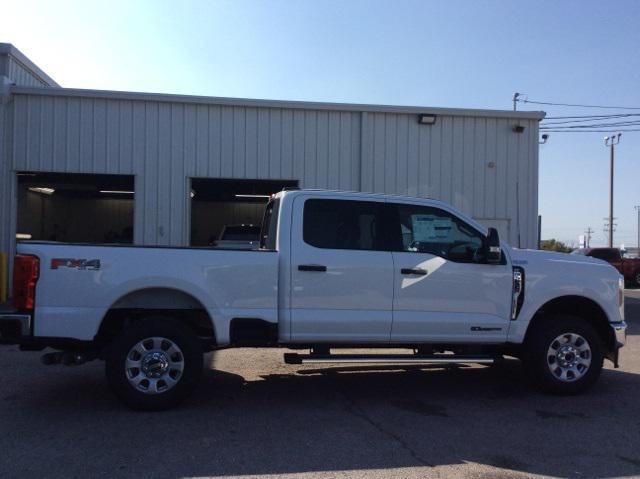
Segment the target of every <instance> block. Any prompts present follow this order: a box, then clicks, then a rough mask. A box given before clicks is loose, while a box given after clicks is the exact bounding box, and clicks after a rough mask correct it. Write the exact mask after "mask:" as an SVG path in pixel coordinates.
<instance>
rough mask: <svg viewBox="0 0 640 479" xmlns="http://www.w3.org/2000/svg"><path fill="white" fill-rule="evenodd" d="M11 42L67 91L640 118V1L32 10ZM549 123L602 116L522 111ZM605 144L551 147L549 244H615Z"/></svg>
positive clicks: (597, 136)
mask: <svg viewBox="0 0 640 479" xmlns="http://www.w3.org/2000/svg"><path fill="white" fill-rule="evenodd" d="M2 10H3V14H4V15H3V16H4V17H5V18H4V19H3V22H2V25H3V26H2V29H1V30H0V41H4V42H10V43H13V44H14V45H16V46H17V47H18V48H19V49H20V50H22V51H23V53H25V54H26V55H27V56H29V57H30V58H31V59H32V60H33V61H34V62H36V63H37V64H38V65H39V66H40V67H42V68H43V69H44V70H45V71H46V72H47V73H49V74H50V75H51V76H52V77H53V78H54V79H56V81H58V82H59V83H60V84H61V85H63V86H66V87H78V88H96V89H110V90H132V91H153V92H167V93H182V94H196V95H211V96H233V97H247V98H269V99H289V100H312V101H331V102H357V103H381V104H406V105H421V106H443V107H462V108H494V109H510V108H511V95H512V94H513V92H515V91H518V92H522V93H526V94H527V95H528V97H529V99H531V100H542V101H552V102H559V103H580V104H598V105H623V106H633V107H640V28H639V27H638V25H640V2H638V1H635V0H627V1H622V0H619V1H616V2H605V1H587V0H582V1H562V2H558V1H538V2H533V1H529V2H516V1H507V0H504V1H498V0H495V1H471V0H468V1H451V0H447V1H444V0H442V1H440V2H430V1H426V0H423V1H391V0H390V1H386V2H383V1H374V0H368V1H362V0H360V1H347V0H343V1H315V2H311V1H304V0H297V1H295V0H291V1H257V0H256V1H241V0H233V1H185V2H176V1H172V2H169V1H141V0H138V1H109V2H106V1H105V2H91V1H83V2H69V1H56V2H53V1H40V2H38V1H27V0H21V1H20V2H11V3H8V4H5V5H4V6H3V7H2ZM519 108H521V109H534V110H538V109H544V110H546V111H547V113H548V114H549V115H554V116H559V115H573V114H577V115H581V114H595V113H598V112H599V111H598V110H590V109H589V110H587V109H576V108H564V107H538V106H536V105H524V104H521V105H520V106H519ZM603 136H604V134H603V133H566V134H561V133H553V134H552V136H551V138H550V140H549V142H548V143H547V144H546V145H543V146H542V147H541V149H540V204H539V205H540V214H541V215H542V216H543V238H551V237H555V238H558V239H562V240H566V241H577V236H578V235H579V234H581V233H582V232H583V230H584V229H585V228H586V227H587V226H591V227H592V228H593V229H594V230H595V234H594V237H593V243H594V244H597V243H601V244H602V243H604V242H605V235H604V233H603V229H602V227H603V218H604V217H605V216H607V214H608V194H609V193H608V184H609V183H608V182H609V180H608V171H609V169H608V168H609V164H608V151H607V149H606V148H605V147H604V145H603V141H602V138H603ZM616 160H617V161H616V163H617V165H616V177H617V180H616V195H615V204H616V216H617V217H618V220H617V223H618V226H617V230H616V242H617V243H620V242H622V243H624V244H626V245H633V246H635V243H636V231H637V230H636V218H637V216H636V212H635V210H634V208H633V207H634V205H640V131H639V132H629V133H625V134H623V136H622V141H621V143H620V146H619V148H618V149H617V155H616Z"/></svg>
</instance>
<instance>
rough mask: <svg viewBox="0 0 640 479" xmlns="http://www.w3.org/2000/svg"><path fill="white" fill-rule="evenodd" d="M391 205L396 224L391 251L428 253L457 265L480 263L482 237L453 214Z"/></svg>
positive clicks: (432, 209) (419, 206)
mask: <svg viewBox="0 0 640 479" xmlns="http://www.w3.org/2000/svg"><path fill="white" fill-rule="evenodd" d="M392 206H393V207H394V209H395V211H396V213H395V215H396V225H397V226H396V227H395V228H396V230H395V231H396V233H395V234H394V236H395V238H394V241H393V242H392V244H393V250H394V251H407V252H415V253H429V254H432V255H435V256H440V257H442V258H445V259H447V260H450V261H456V262H460V263H472V262H481V261H482V260H483V257H484V236H483V235H482V234H481V233H480V232H479V231H477V230H475V229H474V228H473V227H472V226H470V225H468V224H467V223H465V222H464V221H462V220H461V219H460V218H458V217H456V216H455V215H452V214H451V213H448V212H446V211H444V210H440V209H437V208H432V207H429V206H421V205H407V204H395V205H392ZM398 223H399V224H398Z"/></svg>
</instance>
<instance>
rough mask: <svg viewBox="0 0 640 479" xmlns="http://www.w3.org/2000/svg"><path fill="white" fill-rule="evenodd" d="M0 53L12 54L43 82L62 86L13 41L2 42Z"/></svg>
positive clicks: (53, 85)
mask: <svg viewBox="0 0 640 479" xmlns="http://www.w3.org/2000/svg"><path fill="white" fill-rule="evenodd" d="M0 55H9V56H12V57H13V58H14V59H15V60H17V61H18V62H19V63H22V64H23V65H24V66H25V67H26V68H27V69H28V70H29V71H30V72H31V73H33V74H34V75H35V76H36V77H38V78H39V79H40V80H42V81H43V82H45V83H48V84H49V85H50V86H51V87H58V88H59V87H60V85H58V83H57V82H56V81H55V80H54V79H53V78H51V77H50V76H49V75H47V74H46V73H45V72H44V71H43V70H42V69H41V68H40V67H39V66H38V65H36V64H35V63H33V62H32V61H31V60H29V58H28V57H27V56H26V55H25V54H24V53H22V52H21V51H20V50H18V49H17V48H16V47H15V46H13V45H12V44H11V43H0Z"/></svg>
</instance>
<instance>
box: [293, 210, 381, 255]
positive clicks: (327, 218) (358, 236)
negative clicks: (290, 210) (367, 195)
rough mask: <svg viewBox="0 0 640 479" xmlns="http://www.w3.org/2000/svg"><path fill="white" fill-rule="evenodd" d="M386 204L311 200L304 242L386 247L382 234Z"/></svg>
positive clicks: (336, 246)
mask: <svg viewBox="0 0 640 479" xmlns="http://www.w3.org/2000/svg"><path fill="white" fill-rule="evenodd" d="M383 206H384V204H383V203H377V202H371V201H349V200H329V199H327V200H320V199H313V200H307V201H306V202H305V203H304V214H303V219H302V223H303V227H302V229H303V233H302V234H303V239H304V242H305V243H307V244H310V245H311V246H315V247H316V248H330V249H353V250H383V249H384V244H383V240H382V236H381V235H380V234H379V233H380V231H379V230H380V228H381V221H380V219H381V212H382V208H383Z"/></svg>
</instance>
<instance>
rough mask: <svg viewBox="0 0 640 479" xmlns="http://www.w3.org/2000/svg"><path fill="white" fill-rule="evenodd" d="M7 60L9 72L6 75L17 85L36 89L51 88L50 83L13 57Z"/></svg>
mask: <svg viewBox="0 0 640 479" xmlns="http://www.w3.org/2000/svg"><path fill="white" fill-rule="evenodd" d="M7 60H8V61H7V70H6V73H5V74H4V75H5V76H6V77H8V78H10V79H11V80H12V81H13V82H14V83H15V84H16V85H20V86H35V87H41V86H49V83H47V82H46V81H44V80H42V79H41V78H40V77H39V76H37V75H36V74H34V73H33V72H32V71H31V70H29V69H28V68H27V67H25V66H24V65H23V64H22V63H20V62H19V61H18V60H16V59H15V58H13V57H12V56H9V57H8V58H7Z"/></svg>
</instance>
